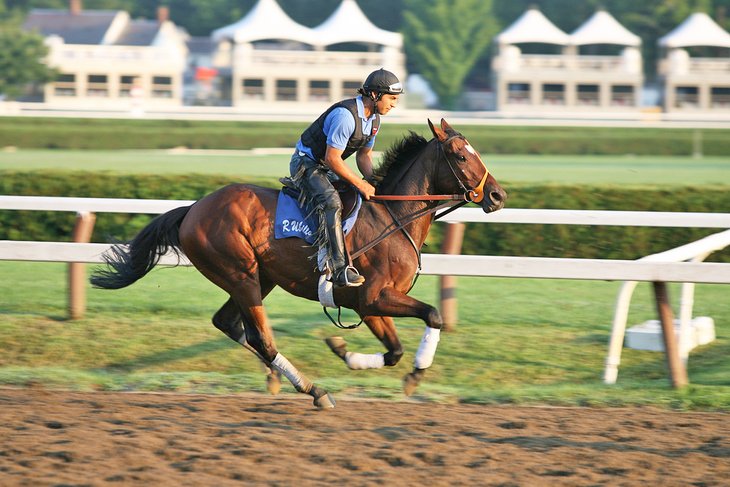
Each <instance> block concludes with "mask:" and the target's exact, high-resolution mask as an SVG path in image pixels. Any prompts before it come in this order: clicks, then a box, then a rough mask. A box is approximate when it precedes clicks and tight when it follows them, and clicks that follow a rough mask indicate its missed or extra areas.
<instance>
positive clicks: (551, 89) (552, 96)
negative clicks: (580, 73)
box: [542, 83, 565, 105]
mask: <svg viewBox="0 0 730 487" xmlns="http://www.w3.org/2000/svg"><path fill="white" fill-rule="evenodd" d="M542 103H543V104H544V105H565V85H561V84H557V83H546V84H544V85H542Z"/></svg>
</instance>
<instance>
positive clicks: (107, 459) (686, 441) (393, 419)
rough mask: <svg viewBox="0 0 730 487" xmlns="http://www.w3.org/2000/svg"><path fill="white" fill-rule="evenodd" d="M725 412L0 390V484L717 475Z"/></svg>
mask: <svg viewBox="0 0 730 487" xmlns="http://www.w3.org/2000/svg"><path fill="white" fill-rule="evenodd" d="M729 419H730V415H728V414H724V413H672V412H666V411H658V410H655V409H579V408H517V407H482V406H471V405H453V404H452V405H445V404H423V403H415V402H399V403H393V402H377V401H362V400H347V399H342V398H340V400H339V402H338V404H337V408H336V409H334V410H328V411H317V410H315V409H313V408H312V407H311V402H310V401H309V400H308V399H307V398H306V397H303V396H301V397H300V396H294V395H281V396H277V397H272V396H266V395H252V394H246V395H241V396H202V395H200V396H198V395H172V394H124V393H69V392H55V391H45V390H38V389H30V390H0V485H2V486H14V485H32V486H41V485H56V486H60V485H66V486H68V485H195V486H200V485H202V486H207V485H211V486H213V485H215V486H222V485H317V484H327V483H331V484H346V485H376V484H378V485H383V484H395V485H529V486H533V485H548V484H550V485H556V484H557V485H611V486H616V485H663V486H674V485H677V486H679V485H682V486H686V485H697V486H714V485H729V484H730V421H728V420H729Z"/></svg>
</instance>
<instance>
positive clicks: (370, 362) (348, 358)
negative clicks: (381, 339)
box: [345, 352, 385, 370]
mask: <svg viewBox="0 0 730 487" xmlns="http://www.w3.org/2000/svg"><path fill="white" fill-rule="evenodd" d="M345 362H347V366H348V367H349V368H351V369H352V370H362V369H380V368H382V367H383V366H385V359H384V358H383V354H382V353H369V354H368V353H357V352H347V354H345Z"/></svg>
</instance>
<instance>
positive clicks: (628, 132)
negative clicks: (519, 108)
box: [0, 117, 730, 156]
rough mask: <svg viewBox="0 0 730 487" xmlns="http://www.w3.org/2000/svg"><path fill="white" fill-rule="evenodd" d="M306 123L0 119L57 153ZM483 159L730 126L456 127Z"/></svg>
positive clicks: (9, 131) (619, 149) (718, 140)
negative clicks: (668, 127) (697, 127)
mask: <svg viewBox="0 0 730 487" xmlns="http://www.w3.org/2000/svg"><path fill="white" fill-rule="evenodd" d="M386 122H387V123H383V126H382V127H381V132H380V134H379V136H378V139H379V140H378V147H381V148H383V147H390V146H391V145H392V144H393V143H394V142H395V141H396V140H398V139H400V138H401V137H402V136H403V135H405V134H406V133H407V132H408V130H414V131H416V132H418V133H420V134H423V135H425V136H429V134H430V133H429V131H428V127H427V125H426V120H424V121H423V124H408V125H404V124H395V123H390V120H387V121H386ZM305 127H306V124H304V123H284V122H281V123H277V122H209V121H190V120H107V119H60V118H29V117H17V118H12V117H11V118H3V117H0V147H4V146H15V147H21V148H50V149H54V148H58V149H168V148H171V147H180V146H184V147H189V148H195V149H252V148H256V147H293V146H294V144H295V143H296V141H297V139H298V138H299V135H300V134H301V132H302V130H303V129H304V128H305ZM454 128H456V129H457V130H460V131H461V132H463V134H464V135H465V136H466V137H467V138H468V139H469V141H470V142H471V143H472V144H473V145H474V146H475V147H476V148H477V149H479V150H480V151H481V152H483V153H485V154H637V155H682V156H686V155H692V154H693V152H694V151H695V142H696V140H701V151H702V153H703V154H705V155H715V156H726V155H727V154H730V130H727V129H714V130H713V129H702V130H699V129H655V128H600V127H503V126H487V125H468V126H459V125H455V127H454Z"/></svg>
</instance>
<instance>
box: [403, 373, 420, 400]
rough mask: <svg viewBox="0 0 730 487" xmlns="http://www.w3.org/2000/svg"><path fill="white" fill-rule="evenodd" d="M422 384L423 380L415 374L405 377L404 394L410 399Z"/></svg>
mask: <svg viewBox="0 0 730 487" xmlns="http://www.w3.org/2000/svg"><path fill="white" fill-rule="evenodd" d="M420 382H421V380H420V379H419V378H417V377H416V376H415V375H413V373H408V374H406V376H405V377H403V393H404V394H405V395H406V396H409V397H410V396H411V395H412V394H413V393H414V392H416V389H417V388H418V384H419V383H420Z"/></svg>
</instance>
